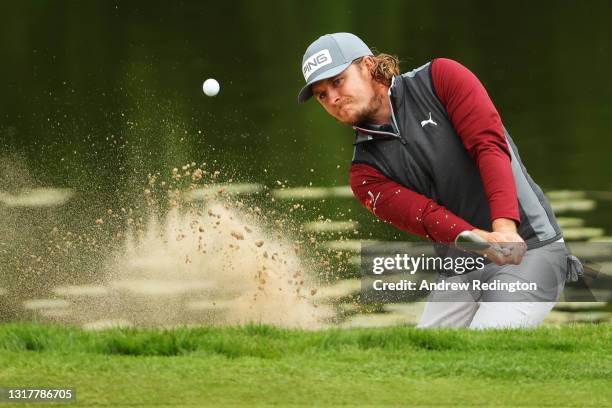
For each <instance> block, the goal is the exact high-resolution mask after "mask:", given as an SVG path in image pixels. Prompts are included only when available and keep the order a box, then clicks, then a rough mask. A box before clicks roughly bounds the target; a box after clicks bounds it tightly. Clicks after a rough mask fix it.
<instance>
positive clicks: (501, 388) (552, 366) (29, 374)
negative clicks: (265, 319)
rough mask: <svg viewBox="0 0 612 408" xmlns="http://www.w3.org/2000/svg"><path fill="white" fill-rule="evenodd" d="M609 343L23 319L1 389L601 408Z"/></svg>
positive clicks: (120, 397) (607, 335)
mask: <svg viewBox="0 0 612 408" xmlns="http://www.w3.org/2000/svg"><path fill="white" fill-rule="evenodd" d="M611 340H612V326H610V325H584V326H565V327H561V328H550V327H547V328H538V329H533V330H491V331H467V330H437V331H430V330H417V329H414V328H408V327H405V328H387V329H353V330H340V329H331V330H323V331H314V332H311V331H302V330H287V329H278V328H273V327H269V326H256V325H251V326H244V327H231V328H184V329H174V330H155V329H150V330H145V329H138V330H135V329H121V330H119V329H116V330H108V331H103V332H86V331H83V330H80V329H78V328H73V327H62V326H45V325H35V324H25V323H23V324H17V323H16V324H8V325H4V326H0V387H2V386H4V387H6V386H14V387H28V386H29V387H32V386H39V387H40V386H53V387H75V388H76V389H77V399H78V403H77V405H78V406H96V405H98V406H103V405H106V406H112V407H120V406H141V407H143V406H189V405H191V406H205V405H211V406H227V405H248V406H252V405H260V406H261V405H279V406H295V405H302V406H313V405H319V406H320V405H334V406H338V405H371V406H381V405H391V406H399V405H403V406H487V407H489V406H538V407H541V406H555V407H556V406H580V407H584V406H597V407H602V406H612V341H611ZM44 405H45V406H51V405H53V404H44ZM4 406H9V404H8V403H1V402H0V408H2V407H4ZM17 406H21V407H23V406H26V405H24V404H19V405H17ZM35 406H40V404H37V405H35Z"/></svg>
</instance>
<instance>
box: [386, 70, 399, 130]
mask: <svg viewBox="0 0 612 408" xmlns="http://www.w3.org/2000/svg"><path fill="white" fill-rule="evenodd" d="M394 82H395V77H392V78H391V85H390V86H389V90H388V91H387V94H388V96H389V106H391V119H392V120H393V126H395V130H396V131H397V134H398V136H401V135H400V131H399V126H397V121H396V120H395V112H393V103H392V102H391V88H393V83H394Z"/></svg>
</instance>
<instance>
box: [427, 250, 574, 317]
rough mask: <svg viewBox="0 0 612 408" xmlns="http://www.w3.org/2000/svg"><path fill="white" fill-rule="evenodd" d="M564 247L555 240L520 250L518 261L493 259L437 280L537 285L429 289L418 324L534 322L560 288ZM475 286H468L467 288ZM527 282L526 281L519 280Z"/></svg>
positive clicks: (564, 265)
mask: <svg viewBox="0 0 612 408" xmlns="http://www.w3.org/2000/svg"><path fill="white" fill-rule="evenodd" d="M568 256H569V254H568V252H567V248H566V247H565V243H564V242H563V241H562V240H560V241H557V242H553V243H551V244H548V245H545V246H543V247H540V248H534V249H530V250H528V251H527V252H526V253H525V256H524V257H523V260H522V262H521V264H520V265H503V266H498V265H495V264H488V265H485V267H484V268H482V269H480V270H476V271H473V272H470V273H466V274H464V275H455V276H452V277H445V276H439V277H438V282H440V281H443V280H444V281H446V282H469V283H470V284H472V283H474V281H480V282H486V283H492V282H496V283H508V284H510V283H516V282H520V283H522V284H529V283H532V285H531V286H534V285H533V283H535V286H537V289H532V290H519V291H515V292H513V293H511V291H508V290H470V291H465V290H464V291H433V292H431V293H430V295H429V297H428V301H427V304H426V305H425V310H424V311H423V315H422V316H421V320H420V322H419V324H418V326H417V327H422V328H425V327H470V328H502V327H508V328H512V327H533V326H536V325H538V324H539V323H541V322H542V320H544V318H545V317H546V315H547V314H548V313H549V312H550V310H551V309H552V308H553V307H554V305H555V303H556V301H557V299H558V298H559V296H560V295H561V293H562V292H563V289H564V287H565V281H566V277H567V272H568V271H567V269H568ZM472 286H474V285H470V287H472ZM524 286H526V285H524Z"/></svg>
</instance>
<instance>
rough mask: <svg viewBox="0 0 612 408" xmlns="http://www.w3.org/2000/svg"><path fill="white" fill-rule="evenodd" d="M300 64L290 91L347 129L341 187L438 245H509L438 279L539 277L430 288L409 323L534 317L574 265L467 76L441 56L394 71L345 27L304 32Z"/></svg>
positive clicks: (502, 322)
mask: <svg viewBox="0 0 612 408" xmlns="http://www.w3.org/2000/svg"><path fill="white" fill-rule="evenodd" d="M302 73H303V75H304V79H305V81H306V85H305V86H304V87H303V88H302V89H301V91H300V92H299V95H298V101H299V102H300V103H302V102H305V101H307V100H308V99H309V98H311V97H313V98H314V99H316V100H317V101H318V102H319V103H320V104H321V106H323V108H324V109H325V110H326V111H327V113H329V114H330V115H331V116H332V117H334V118H335V119H336V120H338V121H339V122H341V123H343V124H346V125H349V126H352V127H353V129H354V130H355V140H354V147H355V150H354V155H353V160H352V165H351V169H350V185H351V188H352V190H353V192H354V194H355V196H356V198H357V199H358V200H359V201H360V202H361V203H362V204H363V205H364V206H365V207H366V208H367V209H368V210H369V211H370V212H372V214H374V215H375V216H376V217H378V218H380V219H381V220H383V221H385V222H388V223H391V224H393V225H394V226H396V227H397V228H399V229H402V230H404V231H407V232H409V233H412V234H416V235H419V236H421V237H425V238H427V239H429V240H431V241H434V242H437V243H454V242H455V240H456V238H457V236H458V235H459V234H460V233H461V232H463V231H473V232H474V233H475V234H477V235H479V236H480V237H481V238H483V239H484V240H486V241H487V242H490V243H495V244H496V245H498V246H499V247H502V248H508V249H507V250H506V254H503V253H501V252H498V251H493V250H487V251H484V252H483V253H482V254H485V255H486V256H487V257H488V259H489V262H488V263H487V264H486V265H485V267H484V268H482V269H480V270H475V271H472V272H470V273H466V274H464V275H458V274H452V275H451V276H444V275H441V276H440V277H439V279H446V280H447V281H452V280H458V281H464V282H465V281H470V280H474V279H478V280H480V281H483V282H493V281H496V282H516V281H520V282H536V283H537V284H538V285H539V286H538V287H539V289H538V290H536V291H524V292H520V293H512V294H510V293H508V292H504V291H499V290H491V291H487V290H483V291H480V292H479V293H470V294H469V297H467V298H466V299H458V298H457V297H450V298H448V297H447V298H445V297H444V295H443V294H442V295H441V294H439V293H432V294H430V297H429V299H428V302H427V304H426V306H425V310H424V313H423V316H422V317H421V321H420V323H419V327H472V328H487V327H527V326H535V325H537V324H539V323H540V322H541V321H542V320H543V319H544V317H545V316H546V315H547V314H548V312H550V310H551V309H552V307H553V306H554V304H555V302H556V300H557V298H558V296H559V295H560V293H561V291H562V290H563V287H564V284H565V281H566V280H568V279H569V280H574V279H576V277H575V275H576V273H577V272H578V268H579V267H580V265H579V263H578V261H577V260H576V259H575V258H574V257H571V256H569V254H568V252H567V249H566V247H565V244H564V243H563V236H562V232H561V229H560V228H559V226H558V224H557V222H556V220H555V217H554V214H553V211H552V209H551V207H550V204H549V202H548V200H547V198H546V196H545V195H544V194H543V192H542V190H541V189H540V187H539V186H538V185H537V184H536V183H535V182H534V181H533V179H532V178H531V177H530V176H529V174H528V173H527V170H526V169H525V166H524V165H523V163H522V162H521V159H520V156H519V154H518V149H517V147H516V145H515V144H514V142H513V140H512V139H511V137H510V135H509V134H508V132H507V130H506V128H505V127H504V125H503V123H502V120H501V118H500V115H499V113H498V112H497V110H496V109H495V106H494V105H493V103H492V101H491V99H490V98H489V96H488V94H487V92H486V90H485V89H484V87H483V85H482V84H481V83H480V81H479V80H478V79H477V78H476V76H475V75H474V74H473V73H472V72H470V71H469V70H468V69H467V68H466V67H464V66H462V65H461V64H459V63H458V62H456V61H453V60H450V59H445V58H437V59H434V60H432V61H430V62H427V63H426V64H424V65H422V66H420V67H418V68H416V69H414V70H412V71H410V72H407V73H404V74H401V75H400V71H399V62H398V60H397V58H395V57H393V56H391V55H388V54H383V53H381V54H377V55H375V54H374V53H373V52H372V51H371V50H370V49H369V48H368V46H367V45H366V44H365V43H364V42H363V41H362V40H361V39H359V38H358V37H357V36H355V35H353V34H350V33H335V34H328V35H324V36H322V37H320V38H318V39H317V40H316V41H314V42H313V43H312V44H311V45H310V46H309V47H308V48H307V50H306V52H305V54H304V57H303V60H302ZM453 249H454V248H453ZM455 251H456V250H455ZM573 260H575V261H576V262H573ZM570 277H574V278H573V279H572V278H570Z"/></svg>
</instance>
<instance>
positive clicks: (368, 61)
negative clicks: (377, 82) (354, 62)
mask: <svg viewBox="0 0 612 408" xmlns="http://www.w3.org/2000/svg"><path fill="white" fill-rule="evenodd" d="M361 62H362V64H363V66H364V68H365V69H366V70H367V71H368V72H369V73H370V75H371V76H372V78H374V65H376V63H375V62H374V58H373V57H372V56H371V55H366V56H365V57H363V59H362V60H361Z"/></svg>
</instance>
